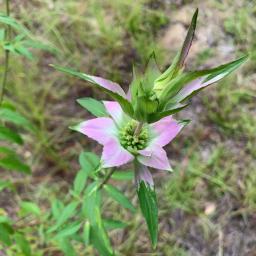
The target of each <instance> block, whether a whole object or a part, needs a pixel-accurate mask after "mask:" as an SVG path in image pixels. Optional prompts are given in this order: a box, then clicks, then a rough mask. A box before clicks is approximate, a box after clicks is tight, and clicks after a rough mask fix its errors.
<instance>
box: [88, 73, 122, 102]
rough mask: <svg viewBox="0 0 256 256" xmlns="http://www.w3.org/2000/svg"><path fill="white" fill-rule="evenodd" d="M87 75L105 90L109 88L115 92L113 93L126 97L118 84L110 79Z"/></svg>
mask: <svg viewBox="0 0 256 256" xmlns="http://www.w3.org/2000/svg"><path fill="white" fill-rule="evenodd" d="M88 77H89V78H90V79H91V80H92V81H94V82H95V83H96V84H98V85H99V86H101V87H103V88H105V89H107V90H110V91H112V92H115V93H117V94H119V95H120V96H122V97H123V98H126V95H125V92H124V90H123V89H122V88H121V86H120V85H119V84H117V83H115V82H112V81H110V80H107V79H104V78H102V77H99V76H88Z"/></svg>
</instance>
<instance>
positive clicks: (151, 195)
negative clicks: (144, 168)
mask: <svg viewBox="0 0 256 256" xmlns="http://www.w3.org/2000/svg"><path fill="white" fill-rule="evenodd" d="M137 193H138V197H139V202H140V208H141V211H142V214H143V216H144V218H145V220H146V223H147V226H148V230H149V233H150V238H151V242H152V246H153V248H156V245H157V236H158V209H157V199H156V193H155V190H154V189H153V188H151V187H150V186H149V185H148V184H146V183H145V182H144V181H141V182H140V184H139V187H138V189H137Z"/></svg>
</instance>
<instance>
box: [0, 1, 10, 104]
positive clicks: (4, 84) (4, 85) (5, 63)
mask: <svg viewBox="0 0 256 256" xmlns="http://www.w3.org/2000/svg"><path fill="white" fill-rule="evenodd" d="M5 5H6V15H7V16H10V2H9V0H5ZM10 31H11V27H10V25H7V31H6V36H5V38H6V39H7V40H9V37H10ZM8 69H9V50H5V60H4V74H3V80H2V86H1V91H0V106H1V105H2V101H3V98H4V93H5V87H6V83H7V76H8Z"/></svg>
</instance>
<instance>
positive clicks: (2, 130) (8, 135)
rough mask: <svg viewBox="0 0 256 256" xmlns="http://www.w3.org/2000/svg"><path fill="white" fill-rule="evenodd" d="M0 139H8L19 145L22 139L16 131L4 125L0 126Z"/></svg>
mask: <svg viewBox="0 0 256 256" xmlns="http://www.w3.org/2000/svg"><path fill="white" fill-rule="evenodd" d="M0 140H8V141H10V142H13V143H17V144H19V145H21V144H22V143H23V140H22V138H21V136H20V135H19V134H18V133H16V132H14V131H12V130H11V129H9V128H7V127H4V126H0Z"/></svg>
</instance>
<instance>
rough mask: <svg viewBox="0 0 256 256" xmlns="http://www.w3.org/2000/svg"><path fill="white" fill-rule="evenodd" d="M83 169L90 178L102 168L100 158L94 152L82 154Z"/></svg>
mask: <svg viewBox="0 0 256 256" xmlns="http://www.w3.org/2000/svg"><path fill="white" fill-rule="evenodd" d="M79 164H80V166H81V169H82V170H83V171H85V172H86V173H87V174H88V175H89V176H90V175H91V174H94V172H96V171H97V170H98V168H99V166H100V158H99V157H98V156H97V155H95V154H94V153H92V152H81V153H80V155H79Z"/></svg>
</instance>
